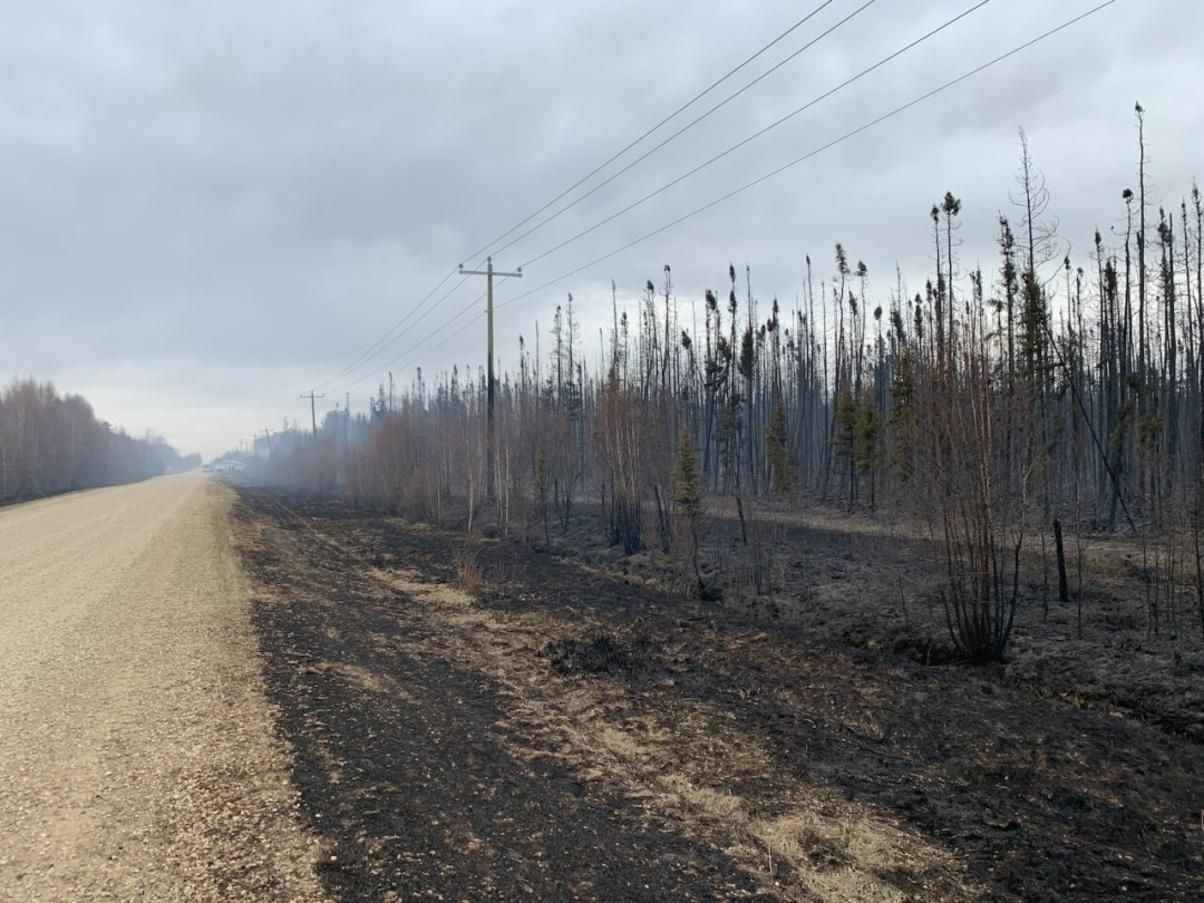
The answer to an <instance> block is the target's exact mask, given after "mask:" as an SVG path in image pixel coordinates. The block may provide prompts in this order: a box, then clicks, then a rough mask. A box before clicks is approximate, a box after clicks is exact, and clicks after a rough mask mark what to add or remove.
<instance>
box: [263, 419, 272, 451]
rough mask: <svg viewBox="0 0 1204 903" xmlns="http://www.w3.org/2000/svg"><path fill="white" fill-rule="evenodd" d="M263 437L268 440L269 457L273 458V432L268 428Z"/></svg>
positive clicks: (265, 428)
mask: <svg viewBox="0 0 1204 903" xmlns="http://www.w3.org/2000/svg"><path fill="white" fill-rule="evenodd" d="M263 436H264V438H265V439H267V440H268V457H269V458H270V457H272V431H271V430H270V429H268V428H267V427H266V426H265V427H264V428H263Z"/></svg>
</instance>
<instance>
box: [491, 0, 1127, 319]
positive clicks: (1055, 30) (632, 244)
mask: <svg viewBox="0 0 1204 903" xmlns="http://www.w3.org/2000/svg"><path fill="white" fill-rule="evenodd" d="M1116 2H1117V0H1105V2H1103V3H1100V4H1099V5H1097V6H1094V7H1092V8H1091V9H1089V10H1087V11H1086V12H1083V13H1080V14H1079V15H1077V16H1075V17H1074V18H1072V19H1068V20H1067V21H1065V22H1063V23H1062V24H1061V25H1057V26H1055V27H1054V28H1051V29H1049V30H1048V31H1045V32H1043V33H1042V34H1040V35H1038V36H1037V37H1035V38H1031V39H1030V40H1028V41H1025V42H1024V43H1023V44H1020V45H1019V46H1017V47H1014V48H1012V49H1011V50H1009V51H1007V52H1006V53H1003V54H1000V55H999V56H997V57H995V58H994V59H992V60H990V61H988V62H986V63H983V64H982V65H980V66H976V67H975V68H973V69H971V70H969V71H968V72H965V73H963V74H962V75H959V76H958V77H957V78H954V79H952V80H950V81H947V82H945V83H944V84H943V85H941V86H939V87H937V88H933V89H932V90H931V91H928V92H927V93H925V94H922V95H920V96H919V97H917V98H915V99H913V100H910V101H908V102H907V103H905V104H902V105H901V106H898V107H895V108H894V109H893V110H891V111H890V112H888V113H884V114H882V115H881V116H878V117H877V118H876V119H872V120H870V121H869V122H867V123H865V124H863V125H860V126H858V127H857V128H855V129H853V130H852V131H849V132H846V133H845V134H843V135H841V136H840V137H839V138H835V139H833V140H832V141H829V142H828V143H827V144H824V145H822V146H821V147H817V148H815V149H814V150H812V151H809V152H808V153H806V154H803V155H802V156H801V157H796V158H795V159H793V160H791V161H789V162H788V163H784V164H782V165H781V166H779V167H777V168H776V169H773V170H770V171H769V172H767V173H765V174H764V175H761V176H758V177H757V178H755V179H753V180H752V181H750V182H746V183H745V184H743V185H741V186H740V187H739V188H735V189H733V190H732V191H729V192H727V193H726V194H723V195H720V196H719V197H717V198H715V199H714V200H712V201H709V202H708V203H706V204H703V205H702V206H701V207H696V208H695V209H694V210H691V211H690V212H689V213H686V214H683V215H682V216H679V217H677V218H676V219H674V220H672V221H671V222H668V223H666V224H665V225H663V226H660V227H659V228H657V229H653V230H652V231H651V232H648V233H646V234H644V235H641V236H640V237H639V238H636V239H634V240H632V241H629V242H627V243H626V244H624V245H622V246H621V247H618V248H615V249H614V250H613V251H609V252H607V253H606V254H603V255H601V256H600V257H595V258H594V259H593V260H591V261H589V262H587V263H584V264H582V265H581V266H578V267H575V268H574V269H572V270H569V271H568V272H566V273H562V274H561V275H559V276H557V277H556V278H554V279H549V280H548V281H547V282H545V283H543V284H541V285H538V286H536V287H535V288H533V289H531V290H530V291H526V292H523V293H522V294H521V295H516V296H515V297H513V298H509V299H507V300H506V301H502V302H499V303H498V304H497V307H506V306H507V305H510V304H514V303H516V302H518V301H522V300H523V299H525V298H529V297H530V296H531V295H534V294H536V293H537V292H540V291H543V290H544V289H547V288H550V287H551V286H553V285H555V284H556V283H558V282H562V281H563V280H565V279H568V278H569V277H571V276H575V275H577V274H578V273H580V272H582V271H583V270H587V269H589V268H590V267H592V266H595V265H596V264H599V263H601V262H603V261H604V260H609V259H610V258H611V257H614V256H615V255H617V254H621V253H622V252H624V251H627V250H629V249H631V248H634V247H635V246H636V245H638V244H642V243H643V242H645V241H647V240H648V239H650V238H654V237H655V236H657V235H660V234H661V233H662V232H667V231H668V230H669V229H672V228H674V227H675V226H678V225H680V224H681V223H684V222H685V221H686V220H689V219H693V218H694V217H695V216H698V215H699V214H701V213H705V212H706V211H707V210H710V209H711V208H713V207H716V206H718V205H719V204H722V203H724V202H725V201H728V200H731V199H732V198H734V197H736V196H737V195H739V194H743V193H744V192H746V191H748V190H750V189H752V188H755V187H756V186H758V185H760V184H762V183H763V182H767V181H769V180H770V179H772V178H774V177H776V176H779V175H781V174H782V173H784V172H786V171H787V170H788V169H792V168H793V167H795V166H798V165H799V164H800V163H803V162H805V161H807V160H810V159H812V158H813V157H816V156H818V155H819V154H821V153H823V152H824V151H827V150H830V149H831V148H833V147H836V146H837V145H839V144H843V143H844V142H846V141H848V140H850V139H852V138H854V137H856V136H857V135H860V134H861V133H862V132H865V131H868V130H869V129H872V128H874V127H875V126H878V125H881V124H882V123H883V122H886V121H887V120H889V119H893V118H894V117H896V116H898V115H900V114H901V113H904V112H906V111H907V110H910V109H911V108H912V107H915V106H917V105H919V104H921V103H923V102H924V101H926V100H930V99H931V98H933V97H935V96H937V95H938V94H941V93H943V92H945V91H947V90H949V89H950V88H953V87H955V86H956V85H959V84H961V83H962V82H964V81H967V80H968V79H971V78H973V77H974V76H976V75H979V74H980V73H982V72H984V71H986V70H987V69H990V68H992V67H993V66H996V65H998V64H999V63H1002V62H1004V61H1005V60H1008V59H1010V58H1011V57H1013V56H1016V55H1017V54H1019V53H1021V52H1023V51H1025V50H1027V49H1028V48H1030V47H1032V46H1033V45H1035V44H1039V43H1040V42H1042V41H1044V40H1046V39H1048V38H1050V37H1053V36H1054V35H1056V34H1058V33H1059V32H1062V31H1065V30H1066V29H1067V28H1070V27H1071V26H1073V25H1076V24H1078V23H1079V22H1082V21H1083V20H1084V19H1087V18H1089V17H1090V16H1093V15H1095V14H1096V13H1098V12H1101V11H1102V10H1104V9H1106V8H1107V7H1109V6H1112V5H1113V4H1114V3H1116Z"/></svg>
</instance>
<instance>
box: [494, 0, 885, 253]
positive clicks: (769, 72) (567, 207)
mask: <svg viewBox="0 0 1204 903" xmlns="http://www.w3.org/2000/svg"><path fill="white" fill-rule="evenodd" d="M877 2H878V0H866V2H865V3H863V4H862V5H861V6H859V7H858V8H857V9H855V10H853V11H852V12H851V13H849V14H848V15H847V16H845V17H844V18H843V19H841V20H840V21H839V22H837V23H836V24H835V25H833V26H831V27H830V28H828V29H827V30H826V31H823V32H821V33H820V34H819V35H817V36H816V37H815V38H813V39H812V40H810V41H808V42H807V43H806V44H804V45H803V46H802V47H800V48H799V49H798V50H796V51H794V53H792V54H790V55H789V56H788V57H786V58H785V59H784V60H782V61H780V62H779V63H777V64H776V65H774V66H773V67H772V68H770V69H768V70H766V71H765V72H763V73H761V74H760V75H758V76H757V77H756V78H754V79H753V80H752V81H750V82H749V83H748V84H747V85H745V86H744V87H743V88H741V89H740V90H738V91H736V92H735V93H733V94H729V95H728V96H727V97H725V98H724V99H723V100H721V101H720V102H719V103H717V104H715V105H714V106H713V107H711V108H710V109H709V110H707V111H706V112H705V113H703V114H702V115H700V116H698V117H696V118H695V119H692V120H691V121H690V122H688V123H686V124H685V125H684V126H682V127H681V128H680V129H678V130H677V131H676V132H674V133H673V134H672V135H670V136H669V137H668V138H666V139H664V140H663V141H662V142H661V143H660V144H657V145H654V146H653V147H651V148H649V149H648V150H647V151H645V152H644V153H643V154H641V155H640V156H638V157H636V158H635V159H634V160H632V161H631V162H630V163H628V164H627V165H626V166H624V167H623V168H622V169H620V170H619V171H618V172H616V173H612V174H611V175H610V176H607V177H606V178H605V179H604V180H602V181H601V182H599V183H598V184H597V185H595V186H594V187H593V188H591V189H590V190H589V191H587V192H586V193H585V194H583V195H581V196H580V197H578V198H576V199H575V200H573V201H572V202H570V203H568V204H566V205H565V206H563V207H561V208H560V209H559V210H557V211H556V212H555V213H553V214H552V215H551V216H548V217H545V218H544V219H542V220H540V221H539V222H538V223H536V224H535V225H534V226H532V227H531V228H530V229H528V230H527V231H526V232H524V233H522V234H521V235H518V236H516V237H514V238H512V239H510V241H508V242H506V244H504V245H502V246H501V247H500V248H497V249H496V250H495V251H494V253H495V254H497V253H501V252H502V251H505V250H506V249H507V248H509V247H511V246H512V245H515V244H517V243H518V242H520V241H522V240H523V239H524V238H526V237H527V236H529V235H532V234H534V233H535V232H538V231H539V230H540V229H542V228H543V227H544V226H546V225H547V224H548V223H550V222H552V220H554V219H557V218H558V217H560V216H561V215H562V214H564V213H567V212H568V211H569V210H571V209H573V208H574V207H576V206H577V205H578V204H580V203H581V202H582V201H584V200H585V199H586V198H588V197H590V196H591V195H593V194H595V193H596V192H598V191H599V190H601V189H603V188H605V187H606V186H607V185H609V184H610V183H611V182H613V181H614V180H615V179H617V178H618V177H619V176H621V175H623V174H624V173H625V172H627V171H628V170H630V169H631V168H632V167H634V166H636V165H638V164H639V163H641V162H643V161H644V160H646V159H648V158H649V157H650V156H652V155H653V154H655V153H656V152H657V151H658V150H660V149H661V148H662V147H664V146H665V145H666V144H668V143H669V142H671V141H673V140H674V139H676V138H678V137H680V136H681V135H683V134H685V133H686V132H688V131H689V130H690V129H692V128H694V126H696V125H698V123H700V122H702V121H703V120H704V119H706V118H707V117H708V116H710V115H711V114H712V113H714V112H716V111H718V110H719V109H721V108H723V107H725V106H727V104H729V103H730V102H731V101H733V100H735V99H736V98H737V97H739V96H740V95H741V94H743V93H744V92H745V91H747V90H748V89H749V88H752V87H753V86H754V85H757V84H759V83H760V82H761V81H763V80H764V79H766V78H768V77H769V76H770V75H772V74H773V73H774V72H777V71H778V70H779V69H781V68H782V67H783V66H785V65H786V64H787V63H789V62H790V61H791V60H793V59H794V58H795V57H797V56H799V54H801V53H803V52H804V51H807V50H810V49H811V48H812V47H814V46H815V45H816V44H818V43H819V42H820V41H822V40H823V39H824V38H826V37H827V36H828V35H830V34H832V32H834V31H836V30H837V29H838V28H840V27H841V26H843V25H845V24H846V23H848V22H850V21H851V20H853V19H854V18H856V17H857V16H859V15H860V14H861V13H863V12H864V11H865V10H867V9H869V8H870V7H871V6H873V5H874V4H875V3H877Z"/></svg>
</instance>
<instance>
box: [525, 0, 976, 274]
mask: <svg viewBox="0 0 1204 903" xmlns="http://www.w3.org/2000/svg"><path fill="white" fill-rule="evenodd" d="M990 2H991V0H979V2H978V3H975V4H974V5H973V6H971V7H970V8H969V9H967V10H965V11H963V12H961V13H959V14H958V15H956V16H954V17H953V18H952V19H948V20H946V21H945V22H944V23H942V24H941V25H938V26H937V27H936V28H934V29H932V30H931V31H929V32H928V33H927V34H924V35H922V36H920V37H918V38H916V39H915V40H913V41H911V42H910V43H909V44H907V45H905V46H903V47H901V48H899V49H898V50H896V51H895V52H894V53H891V54H890V55H889V56H885V57H883V58H882V59H880V60H878V62H876V63H874V64H873V65H872V66H869V67H867V68H865V69H862V70H861V71H860V72H858V73H857V74H856V75H854V76H852V77H850V78H848V79H846V80H845V81H843V82H841V83H840V84H839V85H837V86H836V87H834V88H830V89H829V90H827V91H825V92H824V93H823V94H820V95H819V96H817V97H814V98H812V99H811V100H809V101H807V103H805V104H803V105H802V106H801V107H797V108H795V109H794V110H791V111H790V112H789V113H787V114H786V115H785V116H782V117H780V118H779V119H776V120H774V121H773V122H771V123H769V125H767V126H765V127H764V128H762V129H760V130H759V131H756V132H753V133H752V134H751V135H749V136H748V137H747V138H743V139H741V140H740V141H737V142H736V143H735V144H733V145H731V146H730V147H728V148H727V149H726V150H723V151H720V152H719V153H717V154H715V156H713V157H711V158H710V159H709V160H705V161H703V162H702V163H699V164H698V165H697V166H695V167H694V168H693V169H691V170H689V171H688V172H686V173H683V174H682V175H680V176H678V177H677V178H675V179H673V180H672V181H670V182H666V183H665V184H664V185H661V186H660V187H659V188H656V189H654V190H653V191H650V192H648V194H646V195H644V196H643V197H641V198H640V199H638V200H636V201H633V202H632V203H630V204H628V205H627V206H626V207H624V208H623V209H622V210H618V211H616V212H615V213H612V214H611V215H610V216H608V217H606V219H603V220H600V221H599V222H596V223H594V224H593V225H592V226H590V227H589V228H587V229H583V230H581V231H580V232H578V233H577V234H576V235H574V236H572V237H571V238H567V239H565V240H564V241H562V242H560V244H557V245H553V246H552V247H550V248H548V249H547V250H546V251H543V252H541V253H539V254H537V255H535V256H534V257H532V258H531V259H530V260H526V261H524V262H523V266H524V267H527V266H530V265H531V264H533V263H536V262H537V261H540V260H543V259H544V258H545V257H547V256H548V255H549V254H553V253H555V252H556V251H559V250H560V249H561V248H565V247H567V246H568V245H571V244H573V243H574V242H576V241H578V240H579V239H582V238H584V237H585V236H587V235H589V234H590V233H591V232H595V231H597V230H598V229H600V228H602V227H603V226H605V225H606V224H607V223H610V222H613V221H614V220H616V219H618V218H619V217H620V216H623V215H624V214H625V213H630V212H631V211H632V210H634V209H635V208H636V207H639V206H641V205H643V204H646V203H647V202H648V201H650V200H652V199H653V198H654V197H656V196H657V195H660V194H663V193H664V192H666V191H668V190H669V189H670V188H673V187H674V186H675V185H679V184H680V183H682V182H684V181H685V180H686V179H688V178H690V177H691V176H694V175H696V174H698V173H700V172H702V170H704V169H706V168H707V167H708V166H711V165H713V164H715V163H718V162H719V161H720V160H722V159H723V158H724V157H727V156H729V155H730V154H732V153H734V152H736V151H737V150H739V149H740V148H742V147H744V146H745V145H747V144H750V143H752V142H753V141H755V140H756V139H758V138H760V137H761V136H762V135H765V134H766V133H768V132H771V131H773V130H774V129H776V128H777V127H778V126H780V125H783V124H785V123H786V122H788V121H789V120H791V119H793V118H794V117H795V116H798V115H799V114H801V113H804V112H806V111H807V110H809V109H811V108H812V107H814V106H816V105H817V104H819V103H821V102H822V101H824V100H827V99H828V98H829V97H831V96H832V95H833V94H836V93H837V92H839V91H842V90H844V89H845V88H847V87H849V85H852V84H853V83H854V82H857V81H860V80H861V79H863V78H865V76H867V75H869V74H871V73H872V72H875V71H876V70H878V69H881V68H882V67H883V66H885V65H886V64H887V63H890V62H892V61H894V60H896V59H898V58H899V57H900V56H902V55H903V54H905V53H907V52H908V51H910V50H914V49H915V48H916V47H918V46H919V45H920V44H923V43H924V42H925V41H927V40H930V39H931V38H933V37H935V36H936V35H938V34H940V33H941V32H942V31H945V30H946V29H947V28H951V27H952V26H953V25H956V24H957V23H958V22H960V21H961V20H962V19H964V18H966V17H967V16H969V15H971V14H972V13H975V12H977V11H978V10H980V9H982V8H983V7H984V6H986V5H987V4H988V3H990Z"/></svg>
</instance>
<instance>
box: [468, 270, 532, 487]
mask: <svg viewBox="0 0 1204 903" xmlns="http://www.w3.org/2000/svg"><path fill="white" fill-rule="evenodd" d="M460 273H461V275H464V276H484V277H485V318H486V321H487V324H488V325H487V327H486V328H487V331H488V339H487V340H486V348H485V351H486V354H488V356H489V362H488V364H487V365H486V368H485V372H486V380H487V382H486V389H485V398H486V412H487V413H486V415H485V420H486V439H485V445H486V447H487V449H488V451H487V452H486V454H487V456H488V461H487V462H486V465H485V467H486V471H485V482H486V485H487V486H488V487H489V488H488V492H489V501H491V502H492V501H494V499H495V498H496V487H495V486H494V474H495V468H496V462H497V439H496V436H495V434H494V431H493V395H494V384H493V277H494V276H502V277H503V278H510V279H521V278H522V276H523V268H522V267H519V268H518V270H516V271H515V272H513V273H499V272H496V271H495V270H494V269H493V258H492V257H487V258H485V269H483V270H466V269H464V264H460Z"/></svg>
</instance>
